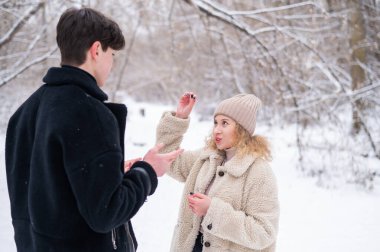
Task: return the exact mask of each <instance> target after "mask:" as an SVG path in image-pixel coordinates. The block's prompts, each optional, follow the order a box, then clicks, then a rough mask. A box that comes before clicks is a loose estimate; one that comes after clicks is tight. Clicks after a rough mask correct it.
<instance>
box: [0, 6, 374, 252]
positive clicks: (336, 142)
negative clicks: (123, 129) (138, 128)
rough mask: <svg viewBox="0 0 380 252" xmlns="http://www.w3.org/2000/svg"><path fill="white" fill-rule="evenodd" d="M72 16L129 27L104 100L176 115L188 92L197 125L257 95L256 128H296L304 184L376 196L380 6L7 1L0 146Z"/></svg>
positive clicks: (1, 12) (54, 58) (1, 10)
mask: <svg viewBox="0 0 380 252" xmlns="http://www.w3.org/2000/svg"><path fill="white" fill-rule="evenodd" d="M73 6H75V7H80V6H88V7H93V8H96V9H97V10H100V11H102V12H103V13H105V14H106V15H108V16H111V17H113V19H114V20H115V21H116V22H117V23H118V24H119V25H120V26H121V27H122V30H123V33H124V35H125V38H126V48H125V49H124V50H122V51H120V52H118V53H117V56H116V62H115V64H114V68H113V71H112V74H111V76H110V78H109V79H108V82H107V85H106V87H105V88H104V89H105V91H106V93H108V95H109V101H113V102H123V101H124V97H129V98H130V99H133V100H135V101H136V102H149V103H152V104H163V105H170V106H175V103H176V102H177V99H178V97H179V96H180V95H181V94H182V93H183V92H184V91H186V90H192V91H194V92H195V93H197V94H198V96H199V103H198V104H197V107H196V112H197V113H198V114H199V115H200V116H199V121H200V122H201V121H204V120H208V119H209V118H210V117H211V116H212V113H213V110H214V108H215V106H216V104H217V103H218V102H219V101H221V100H223V99H225V98H227V97H230V96H232V95H234V94H237V93H254V94H256V95H257V96H259V97H260V98H261V99H262V101H263V104H264V106H263V109H262V111H261V113H260V114H259V121H260V123H261V124H263V125H266V126H267V127H269V128H270V127H274V128H280V129H281V130H284V131H285V132H286V130H287V129H291V130H289V131H288V134H289V136H287V137H290V138H292V139H293V140H294V141H293V143H294V145H292V146H286V145H285V146H284V148H294V149H295V150H296V152H295V153H294V155H295V159H296V162H295V166H294V170H295V171H296V172H297V174H299V175H300V176H304V177H307V178H309V179H310V178H311V179H312V180H311V181H313V183H314V184H315V185H317V186H318V187H321V188H325V189H326V188H336V187H339V186H340V185H342V184H343V185H347V184H349V185H354V186H355V188H357V190H359V191H363V192H366V193H371V192H373V191H374V190H376V189H378V187H379V186H380V126H379V125H380V1H379V0H311V1H302V0H265V1H264V0H257V1H253V0H251V1H248V0H113V1H99V0H78V1H77V0H71V1H56V0H51V1H46V0H40V1H37V0H33V1H30V0H22V1H14V0H0V104H1V107H0V118H1V121H0V135H1V136H4V135H5V131H6V126H7V122H8V120H9V117H10V116H11V114H12V113H13V112H14V111H15V110H16V109H17V107H18V106H19V105H20V104H21V103H22V102H23V101H24V100H25V99H26V98H27V97H28V96H29V95H30V94H31V93H32V92H33V91H34V90H35V89H36V88H37V87H39V86H40V85H41V83H42V80H41V79H42V76H43V75H44V74H45V72H46V69H47V68H48V67H50V66H59V64H60V55H59V50H58V48H57V46H56V42H55V35H56V33H55V25H56V23H57V21H58V18H59V16H60V14H61V13H62V12H63V11H64V10H65V9H66V8H68V7H73ZM152 127H153V128H154V127H155V126H154V125H153V126H152ZM268 132H270V130H269V131H268ZM269 134H270V133H269ZM290 134H291V135H290ZM269 136H270V135H269ZM2 143H3V142H2ZM0 150H3V147H2V148H1V149H0ZM1 162H4V161H3V160H1ZM2 186H3V185H2ZM4 195H5V194H4ZM284 251H287V250H284ZM300 251H302V250H300ZM305 251H306V250H305Z"/></svg>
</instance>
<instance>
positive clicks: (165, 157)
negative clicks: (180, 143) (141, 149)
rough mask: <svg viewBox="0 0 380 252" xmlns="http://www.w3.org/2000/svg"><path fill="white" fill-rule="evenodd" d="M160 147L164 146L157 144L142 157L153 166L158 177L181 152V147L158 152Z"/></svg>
mask: <svg viewBox="0 0 380 252" xmlns="http://www.w3.org/2000/svg"><path fill="white" fill-rule="evenodd" d="M162 147H164V144H162V143H161V144H157V145H156V146H154V147H153V148H152V149H150V150H149V151H148V152H147V153H146V154H145V156H144V158H143V160H144V161H145V162H147V163H149V164H150V165H151V166H152V167H153V169H154V171H155V172H156V174H157V176H158V177H161V176H162V175H164V174H165V173H166V170H167V169H168V168H169V166H170V165H171V163H172V162H173V161H174V160H175V159H176V158H177V157H178V156H179V155H181V154H182V152H183V149H178V150H175V151H172V152H169V153H163V154H160V153H159V152H160V149H162Z"/></svg>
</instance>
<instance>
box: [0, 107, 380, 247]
mask: <svg viewBox="0 0 380 252" xmlns="http://www.w3.org/2000/svg"><path fill="white" fill-rule="evenodd" d="M127 105H128V107H129V115H128V122H127V129H126V157H127V158H133V157H138V156H140V157H141V156H143V155H144V154H145V152H146V151H147V150H148V149H149V148H151V147H152V146H153V145H154V142H155V128H156V125H157V122H158V120H159V118H160V116H161V114H162V112H163V111H164V110H168V109H170V108H169V107H164V106H161V105H149V104H143V103H134V102H132V101H127ZM141 109H145V117H142V116H141ZM211 126H212V124H211V121H210V122H200V121H199V120H198V118H197V116H196V115H193V116H192V121H191V125H190V129H189V131H188V133H187V135H186V136H185V139H184V143H183V145H182V147H183V148H184V149H195V148H199V147H201V146H202V145H203V143H204V138H205V136H206V135H207V134H208V133H209V132H210V129H211V128H210V127H211ZM292 131H293V130H292V129H291V128H290V129H277V128H271V129H269V128H265V127H261V126H260V123H258V127H257V133H258V134H261V135H264V136H267V137H269V140H270V141H271V143H272V146H273V156H274V159H273V162H272V167H273V170H274V172H275V173H276V175H277V180H278V184H279V195H280V203H281V217H280V231H279V236H278V246H277V251H280V252H314V251H315V252H317V251H318V252H319V251H324V252H337V251H339V252H340V251H342V252H343V251H344V252H358V251H366V252H378V251H380V242H379V241H378V239H379V237H380V214H379V213H380V189H379V188H378V187H379V185H378V187H375V190H374V191H372V192H365V191H363V190H361V189H357V188H355V186H353V185H341V186H339V187H337V188H335V189H330V190H328V189H325V188H320V187H317V186H316V183H315V180H314V179H312V178H307V177H304V176H301V175H300V174H299V173H298V172H297V171H296V168H295V167H296V161H297V151H296V148H295V145H294V143H293V138H292V137H293V136H294V132H292ZM181 193H182V185H181V184H180V183H178V182H176V181H174V180H173V179H171V178H169V177H167V176H164V177H161V178H159V187H158V188H157V191H156V193H155V194H154V195H153V196H151V197H149V198H148V202H147V203H146V204H145V205H144V206H143V207H142V208H141V209H140V211H139V213H138V214H137V215H136V216H135V217H134V219H133V220H132V222H133V224H134V228H135V232H136V235H137V238H138V241H139V250H138V251H141V252H166V251H169V247H170V241H171V236H172V232H173V228H174V225H175V223H176V220H177V213H178V206H179V201H180V197H181ZM0 206H1V211H0V244H1V246H2V249H1V250H2V251H7V252H15V251H16V249H15V246H14V242H13V229H12V225H11V219H10V209H9V201H8V194H7V186H6V175H5V165H4V136H1V135H0Z"/></svg>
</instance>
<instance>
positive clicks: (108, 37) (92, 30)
mask: <svg viewBox="0 0 380 252" xmlns="http://www.w3.org/2000/svg"><path fill="white" fill-rule="evenodd" d="M95 41H99V42H100V43H101V45H102V50H103V51H106V50H107V49H108V47H110V48H112V49H114V50H120V49H123V47H124V46H125V40H124V36H123V33H122V31H121V29H120V27H119V25H118V24H117V23H115V22H114V21H113V20H111V19H109V18H107V17H106V16H104V15H103V14H102V13H100V12H98V11H96V10H94V9H91V8H81V9H76V8H70V9H68V10H66V11H65V12H64V13H63V14H62V16H61V18H60V19H59V22H58V24H57V44H58V47H59V49H60V51H61V57H62V59H61V60H62V62H61V64H69V65H77V66H78V65H81V64H83V63H84V62H85V60H86V52H87V50H88V49H89V48H90V47H91V45H92V44H93V43H94V42H95Z"/></svg>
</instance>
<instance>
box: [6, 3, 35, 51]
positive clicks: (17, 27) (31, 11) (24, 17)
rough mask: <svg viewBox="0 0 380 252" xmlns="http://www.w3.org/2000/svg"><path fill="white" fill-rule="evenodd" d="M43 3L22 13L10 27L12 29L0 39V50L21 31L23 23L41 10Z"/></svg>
mask: <svg viewBox="0 0 380 252" xmlns="http://www.w3.org/2000/svg"><path fill="white" fill-rule="evenodd" d="M42 6H43V3H42V2H40V3H38V4H37V5H35V6H31V7H30V8H29V9H28V10H26V11H25V12H24V14H23V15H22V16H20V17H19V18H18V20H17V21H16V22H15V23H14V24H13V25H12V27H11V28H10V29H9V30H8V31H7V32H6V33H5V34H4V35H3V36H2V37H0V48H1V47H2V46H3V45H4V44H6V43H7V42H9V41H10V40H11V39H12V37H13V36H14V35H15V34H16V33H17V31H19V30H20V29H21V27H22V26H23V25H24V24H25V22H26V21H27V20H28V19H29V18H30V17H32V16H33V15H34V14H35V13H36V12H37V11H38V10H39V9H40V8H42Z"/></svg>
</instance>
